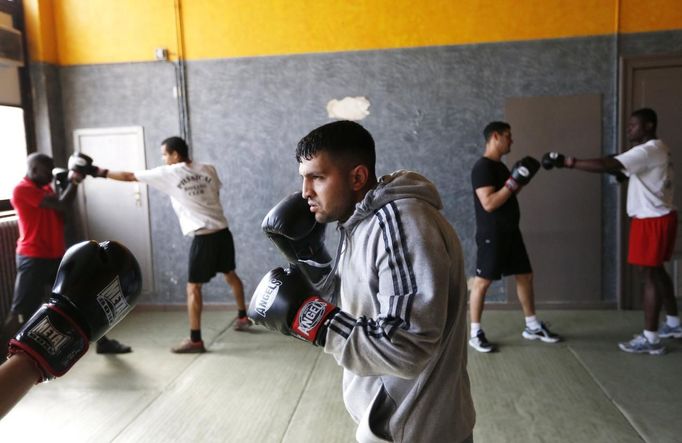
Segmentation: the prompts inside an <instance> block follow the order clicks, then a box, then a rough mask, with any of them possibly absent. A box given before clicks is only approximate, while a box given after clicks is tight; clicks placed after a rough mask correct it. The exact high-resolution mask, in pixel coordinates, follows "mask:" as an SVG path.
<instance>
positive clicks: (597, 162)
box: [566, 157, 623, 173]
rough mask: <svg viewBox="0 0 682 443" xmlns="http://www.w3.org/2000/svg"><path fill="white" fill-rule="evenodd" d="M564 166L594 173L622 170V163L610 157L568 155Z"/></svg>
mask: <svg viewBox="0 0 682 443" xmlns="http://www.w3.org/2000/svg"><path fill="white" fill-rule="evenodd" d="M566 167H568V168H574V169H579V170H581V171H586V172H595V173H604V172H606V173H615V172H619V171H622V170H623V165H622V164H621V163H620V162H619V161H618V160H616V159H615V158H611V157H603V158H592V159H578V158H573V157H569V158H568V159H567V160H566Z"/></svg>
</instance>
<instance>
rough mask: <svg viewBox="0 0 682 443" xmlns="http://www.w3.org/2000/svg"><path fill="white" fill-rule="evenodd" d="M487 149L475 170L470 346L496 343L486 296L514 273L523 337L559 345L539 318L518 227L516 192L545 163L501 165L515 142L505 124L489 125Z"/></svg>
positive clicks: (487, 346) (527, 161) (485, 346)
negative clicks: (487, 324) (486, 315)
mask: <svg viewBox="0 0 682 443" xmlns="http://www.w3.org/2000/svg"><path fill="white" fill-rule="evenodd" d="M483 136H484V137H485V143H486V144H485V153H484V154H483V157H481V158H480V159H479V160H478V161H477V162H476V164H475V165H474V167H473V169H472V171H471V184H472V186H473V190H474V206H475V208H476V245H477V256H476V276H475V277H474V280H473V285H472V288H471V296H470V300H469V309H470V315H471V339H470V340H469V345H470V346H471V347H472V348H474V349H476V350H477V351H479V352H490V351H492V350H493V348H494V347H493V345H492V344H491V343H489V342H488V340H487V339H486V336H485V333H484V332H483V329H482V328H481V316H482V314H483V302H484V299H485V294H486V292H487V291H488V288H489V287H490V285H491V284H492V282H493V281H495V280H499V279H501V278H502V277H503V276H507V275H514V276H515V278H516V293H517V296H518V297H519V302H520V303H521V308H522V309H523V314H524V316H525V317H526V328H525V329H524V330H523V332H522V336H523V337H524V338H526V339H528V340H542V341H543V342H546V343H556V342H558V341H559V340H560V338H559V336H558V335H556V334H553V333H552V332H550V331H549V329H548V328H547V325H546V324H545V323H544V322H541V321H539V320H538V319H537V318H536V316H535V296H534V294H533V271H532V268H531V265H530V260H529V259H528V253H527V252H526V247H525V245H524V243H523V237H522V236H521V231H520V230H519V219H520V211H519V203H518V201H517V199H516V194H517V193H518V192H519V191H520V190H521V188H522V187H523V186H524V185H526V184H528V182H530V179H531V178H532V177H533V175H535V173H536V172H537V170H538V168H539V166H540V164H539V162H538V161H537V160H535V159H534V158H532V157H525V158H523V159H522V160H520V161H518V162H517V163H516V164H515V165H514V166H513V168H512V170H511V171H509V169H508V168H507V166H505V164H504V163H502V156H504V155H506V154H508V153H509V152H510V150H511V145H512V143H513V141H512V136H511V126H509V124H508V123H505V122H492V123H489V124H488V125H487V126H486V127H485V129H484V130H483Z"/></svg>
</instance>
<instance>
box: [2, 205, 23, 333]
mask: <svg viewBox="0 0 682 443" xmlns="http://www.w3.org/2000/svg"><path fill="white" fill-rule="evenodd" d="M18 238H19V225H18V224H17V217H16V216H13V217H5V218H2V219H0V323H2V322H3V321H4V320H5V317H6V316H7V313H8V312H9V310H10V307H11V304H12V294H13V293H14V279H15V278H16V276H17V264H16V259H15V257H16V253H15V251H16V249H17V239H18Z"/></svg>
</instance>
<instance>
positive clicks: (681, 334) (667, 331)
mask: <svg viewBox="0 0 682 443" xmlns="http://www.w3.org/2000/svg"><path fill="white" fill-rule="evenodd" d="M658 336H659V337H661V338H682V326H676V327H674V328H673V327H672V326H668V324H667V323H663V325H662V326H661V328H660V329H659V330H658Z"/></svg>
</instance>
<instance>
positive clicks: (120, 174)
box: [106, 171, 137, 182]
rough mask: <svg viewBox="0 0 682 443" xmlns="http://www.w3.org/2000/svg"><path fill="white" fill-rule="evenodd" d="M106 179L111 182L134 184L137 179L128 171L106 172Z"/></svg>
mask: <svg viewBox="0 0 682 443" xmlns="http://www.w3.org/2000/svg"><path fill="white" fill-rule="evenodd" d="M106 178H110V179H112V180H118V181H122V182H136V181H137V178H136V177H135V174H133V173H132V172H128V171H108V172H107V175H106Z"/></svg>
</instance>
